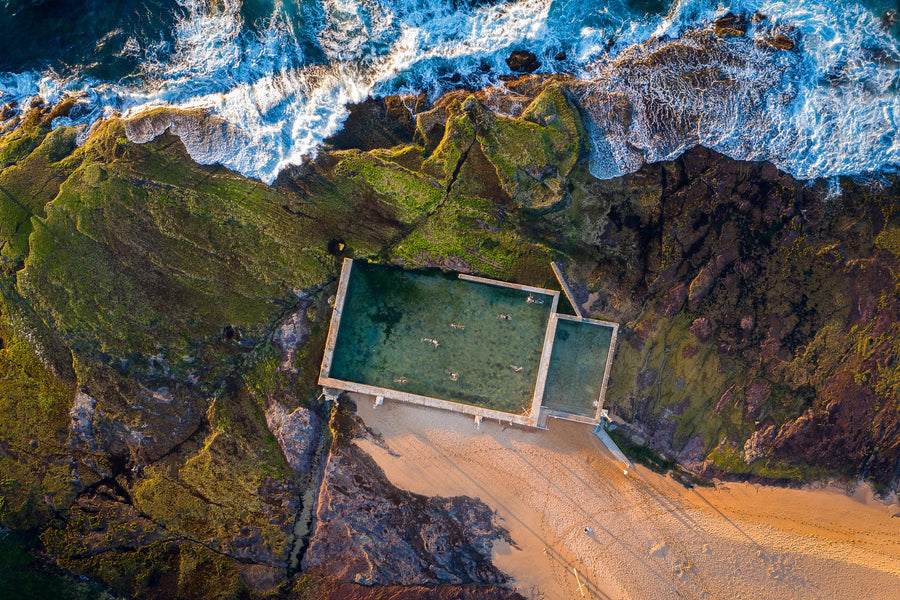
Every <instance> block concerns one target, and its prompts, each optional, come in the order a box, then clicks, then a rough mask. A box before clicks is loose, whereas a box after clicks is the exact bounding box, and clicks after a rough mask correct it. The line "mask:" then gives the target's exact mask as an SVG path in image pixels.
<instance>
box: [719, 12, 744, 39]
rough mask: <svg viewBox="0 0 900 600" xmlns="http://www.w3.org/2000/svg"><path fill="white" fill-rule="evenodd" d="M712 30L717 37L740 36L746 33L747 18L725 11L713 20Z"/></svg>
mask: <svg viewBox="0 0 900 600" xmlns="http://www.w3.org/2000/svg"><path fill="white" fill-rule="evenodd" d="M713 31H715V32H716V35H717V36H719V37H740V36H742V35H744V34H745V33H747V18H746V17H745V16H744V15H735V14H733V13H727V14H725V15H724V16H722V17H719V18H718V19H716V20H715V21H713Z"/></svg>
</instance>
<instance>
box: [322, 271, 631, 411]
mask: <svg viewBox="0 0 900 600" xmlns="http://www.w3.org/2000/svg"><path fill="white" fill-rule="evenodd" d="M557 270H558V268H557V267H556V266H555V265H554V271H557ZM352 271H353V261H352V260H351V259H344V263H343V268H342V270H341V276H340V279H339V281H338V290H337V294H336V296H335V301H334V312H333V315H332V319H331V324H330V327H329V331H328V339H327V341H326V344H325V355H324V357H323V360H322V367H321V371H320V374H319V385H321V386H323V387H324V388H325V392H326V395H328V396H333V395H334V394H335V393H337V390H343V391H348V392H358V393H363V394H367V395H371V396H374V397H376V402H375V405H376V406H379V405H380V404H381V402H382V401H383V400H384V399H385V398H387V399H391V400H398V401H401V402H408V403H411V404H418V405H420V406H429V407H432V408H440V409H444V410H450V411H454V412H459V413H464V414H469V415H473V416H474V417H475V423H476V426H478V425H480V423H481V421H482V419H484V418H488V419H497V420H498V421H500V422H506V423H510V424H516V425H523V426H527V427H538V428H546V422H547V419H548V418H549V417H554V418H561V419H567V420H573V421H578V422H583V423H589V424H594V425H597V424H599V422H600V417H601V414H602V409H603V398H604V395H605V393H606V385H607V380H608V378H609V371H610V363H611V361H612V356H613V352H614V349H615V343H616V337H617V333H618V325H617V324H616V323H611V322H608V321H599V320H593V319H587V318H584V317H583V316H579V317H574V316H569V315H560V314H558V313H557V312H556V310H557V306H558V302H559V292H556V291H553V290H547V289H544V288H538V287H532V286H526V285H520V284H513V283H507V282H502V281H495V280H492V279H486V278H483V277H477V276H474V275H467V274H460V275H459V276H458V278H459V280H462V281H467V282H474V283H479V284H487V285H491V286H496V287H501V288H509V289H514V290H518V291H521V292H527V293H528V296H527V298H526V300H527V302H529V303H536V304H543V303H544V300H547V299H549V300H550V304H551V306H550V307H549V310H550V314H549V320H548V322H547V326H546V331H545V332H544V334H543V347H542V348H541V354H540V362H539V367H538V369H537V378H536V381H535V384H534V390H533V394H532V395H531V403H530V408H528V409H527V410H526V407H522V408H523V412H522V413H521V414H514V413H511V412H504V411H500V410H493V409H491V408H485V407H484V406H476V405H474V404H467V403H465V402H458V401H453V400H448V399H442V398H434V397H430V396H427V395H422V394H415V393H410V392H406V391H402V390H397V389H390V388H387V387H379V386H374V385H368V384H366V383H361V382H359V381H348V380H347V375H345V376H344V377H343V378H336V377H334V376H333V375H332V365H333V361H334V355H335V349H336V347H337V346H338V336H339V332H340V330H341V320H342V318H343V316H344V309H345V301H346V298H347V295H348V292H347V290H348V288H349V285H350V280H351V273H352ZM557 276H558V277H560V283H561V284H562V285H563V288H564V290H567V288H568V286H567V285H565V282H564V280H562V278H561V276H560V275H559V274H558V273H557ZM566 293H567V295H570V294H571V291H570V290H567V291H566ZM532 294H535V295H540V297H541V298H543V299H537V298H534V297H533V296H532ZM570 301H571V298H570ZM491 305H493V301H492V302H491ZM573 306H575V307H576V310H578V307H577V305H575V303H574V302H573ZM426 314H427V313H426ZM545 314H546V313H545ZM498 316H499V317H500V318H507V319H508V318H509V317H508V316H507V315H503V314H501V315H498ZM561 321H562V322H567V323H577V324H583V325H584V326H586V327H594V326H602V327H606V328H610V329H611V330H612V331H611V334H610V338H609V346H608V349H607V351H606V357H605V359H604V360H605V363H606V364H605V366H603V368H602V372H603V375H602V382H601V384H600V386H601V387H600V393H599V397H596V398H595V399H592V398H588V399H587V400H585V399H584V398H580V399H578V401H577V402H575V403H574V405H575V406H576V409H573V410H560V409H558V408H552V407H548V406H545V405H544V404H543V402H544V400H545V398H546V395H547V392H548V390H547V384H548V375H552V371H551V370H552V368H553V365H552V359H553V358H554V356H555V355H554V341H555V339H556V335H557V329H558V328H559V323H560V322H561ZM513 322H514V323H515V321H513ZM451 327H452V324H451ZM528 331H532V333H531V334H529V335H532V336H533V335H535V332H534V330H528ZM566 337H568V336H566ZM423 339H424V338H423ZM536 339H540V338H536ZM564 339H565V338H564ZM346 344H347V343H346V342H341V346H342V347H343V348H346ZM434 345H435V348H437V344H434ZM441 348H443V344H442V345H441ZM557 350H558V349H557ZM441 351H443V350H441ZM534 351H535V352H536V348H535V350H534ZM535 356H536V355H535ZM588 358H590V357H588ZM517 364H521V363H517ZM533 364H534V363H532V365H533ZM570 364H574V365H575V367H574V368H580V367H581V362H579V363H577V364H575V363H572V361H570ZM509 366H510V367H511V368H512V369H513V371H515V372H519V371H521V369H522V367H516V366H514V365H509ZM590 367H591V370H590V372H596V370H594V367H598V368H599V367H600V365H599V364H591V365H590ZM533 368H534V367H533V366H532V369H533ZM531 372H532V373H534V371H533V370H532V371H531ZM345 373H346V371H345ZM348 374H349V375H350V376H351V377H352V376H353V373H352V372H350V373H348ZM451 375H452V374H451ZM550 379H553V377H550ZM556 379H557V380H558V379H559V376H557V377H556ZM395 381H396V382H400V383H401V384H403V383H406V380H405V379H403V380H402V382H401V380H395ZM453 381H456V378H453ZM596 383H597V381H596V380H594V381H593V383H592V386H593V387H590V389H593V390H594V392H596V390H597V388H596ZM556 392H557V395H558V393H559V390H556ZM586 406H590V407H596V409H595V410H591V411H587V410H583V409H582V407H586Z"/></svg>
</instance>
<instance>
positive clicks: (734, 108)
mask: <svg viewBox="0 0 900 600" xmlns="http://www.w3.org/2000/svg"><path fill="white" fill-rule="evenodd" d="M180 2H181V3H182V5H183V8H184V13H185V17H184V18H183V19H182V20H181V21H180V22H179V23H178V26H177V28H176V30H175V33H174V41H173V42H171V43H170V44H168V45H165V44H163V43H160V44H158V45H157V46H155V47H150V48H144V49H140V50H139V49H137V48H134V47H129V48H130V49H129V52H139V51H140V52H143V56H144V57H145V60H144V64H143V68H144V77H143V78H142V80H141V83H140V84H137V85H135V84H132V85H130V86H129V85H124V84H119V83H115V82H98V81H85V80H78V79H71V80H66V81H60V80H57V79H54V78H53V77H52V76H51V75H49V74H34V73H22V74H6V75H0V102H9V101H10V100H16V101H19V102H20V103H25V102H27V101H28V99H29V98H30V97H33V96H36V95H40V96H43V97H45V98H46V99H47V100H49V101H51V102H52V101H56V100H58V99H60V98H61V97H62V96H63V95H64V94H66V93H77V94H80V95H81V100H82V106H81V109H80V110H78V111H75V112H74V113H73V115H72V116H71V117H68V118H62V119H60V120H58V122H57V124H59V125H70V124H73V123H79V122H80V123H88V122H91V121H93V120H95V119H97V118H100V117H103V116H106V115H109V114H111V113H113V112H121V113H124V114H126V115H127V116H132V115H137V114H140V113H141V112H142V111H144V110H146V109H147V108H150V107H155V106H176V107H183V108H202V109H204V110H206V111H209V112H210V113H211V114H212V115H214V116H215V117H217V118H218V119H220V120H221V122H222V123H223V124H224V125H223V127H221V129H220V130H217V131H214V132H205V133H203V132H198V131H194V132H190V131H188V130H187V128H186V127H185V126H184V124H183V123H182V125H181V127H180V128H179V127H174V129H176V130H178V131H176V133H179V135H182V138H183V140H184V141H185V144H186V146H187V148H188V151H189V152H190V153H191V154H192V156H194V158H196V159H197V160H198V161H200V162H204V163H213V162H218V163H221V164H224V165H225V166H228V167H230V168H232V169H235V170H237V171H240V172H242V173H244V174H246V175H249V176H253V177H258V178H260V179H262V180H264V181H267V182H271V181H273V180H274V178H275V177H276V176H277V174H278V173H279V172H280V171H281V170H282V169H283V168H284V167H286V166H287V165H290V164H295V163H298V162H299V161H301V160H302V159H303V157H304V156H309V155H312V154H314V153H315V151H316V149H317V148H319V147H320V146H321V143H322V141H323V140H324V139H325V138H326V137H328V136H329V135H331V134H333V133H334V132H336V131H337V130H338V129H339V128H340V126H341V123H342V121H343V119H344V118H345V117H346V114H347V109H346V104H348V103H351V102H358V101H360V100H363V99H364V98H365V97H366V96H368V95H370V94H373V93H375V94H385V93H392V92H398V91H403V92H413V91H426V92H428V93H429V94H431V95H435V94H437V93H439V92H441V91H443V90H445V89H447V87H448V86H450V85H452V84H451V79H450V75H453V74H454V73H456V74H458V75H459V76H460V77H462V78H464V80H465V81H466V82H467V83H468V84H469V85H481V84H487V83H489V82H491V81H493V78H494V77H496V75H498V74H503V73H508V72H509V71H508V68H507V67H506V65H505V63H504V58H505V57H506V56H507V55H508V54H509V51H510V50H512V49H515V48H526V49H529V50H531V51H533V52H535V54H537V55H538V58H539V60H541V62H542V67H541V70H543V71H554V70H565V71H568V72H571V73H572V74H574V75H576V76H578V77H580V78H582V79H587V80H591V79H593V80H595V85H596V88H597V89H600V90H605V91H609V92H618V93H624V94H626V95H627V96H628V97H629V98H630V101H631V103H632V105H633V106H634V108H635V112H634V116H633V123H632V125H631V127H630V129H629V130H628V131H611V130H610V129H609V127H610V126H609V124H604V123H600V122H597V123H592V124H590V129H591V132H592V134H593V136H594V141H595V143H594V156H593V161H592V170H593V172H594V173H595V174H596V175H598V176H607V177H609V176H615V175H617V174H620V173H623V172H628V171H633V170H634V169H636V168H639V166H640V164H642V163H643V162H645V161H657V160H663V159H668V158H673V157H675V156H677V155H678V154H679V153H681V152H683V151H684V150H685V149H687V148H689V147H691V146H693V145H696V144H702V145H704V146H708V147H710V148H713V149H716V150H718V151H721V152H723V153H725V154H728V155H730V156H732V157H734V158H739V159H750V160H763V159H765V160H771V161H772V162H774V163H775V164H777V165H778V166H779V167H781V168H782V169H784V170H786V171H788V172H790V173H792V174H794V175H795V176H797V177H800V178H813V177H830V176H835V175H842V174H860V173H867V172H877V171H884V170H890V169H894V168H895V167H896V165H897V164H898V163H900V139H898V135H897V125H898V120H900V97H898V96H900V94H898V90H900V80H898V77H900V46H898V43H897V40H896V39H895V38H893V37H891V36H890V35H889V34H888V33H887V32H885V31H884V30H883V28H882V25H881V23H880V21H879V15H876V14H873V13H872V12H871V11H869V10H868V9H866V8H864V7H862V6H860V5H855V4H852V3H841V5H840V6H839V7H833V6H831V4H829V3H828V2H825V1H824V0H813V1H810V0H802V1H801V0H782V1H777V0H733V1H732V2H731V3H730V4H729V3H723V4H713V3H711V2H710V0H680V1H678V2H677V3H675V4H674V5H673V6H672V7H671V8H670V10H669V12H668V14H666V15H664V16H654V15H643V14H635V13H634V12H633V11H632V9H630V8H629V7H628V5H627V4H626V3H616V2H610V3H605V4H604V5H602V6H598V5H596V4H594V3H589V2H587V1H586V0H517V1H507V2H499V3H496V4H493V5H483V6H467V5H465V4H464V3H463V2H456V3H455V6H454V2H452V1H451V0H430V1H429V0H323V2H321V3H320V4H317V5H315V7H313V8H310V9H308V10H309V11H313V12H312V13H304V14H305V15H306V16H305V17H304V18H305V19H307V21H308V22H307V21H304V22H303V23H298V22H297V21H296V20H295V21H294V22H290V19H291V18H294V19H297V18H298V17H296V15H293V14H291V15H289V14H287V13H286V12H285V9H284V6H283V5H282V3H280V2H273V8H272V13H271V17H270V18H269V19H268V20H267V22H266V23H262V24H260V23H257V24H255V25H256V26H255V27H254V28H252V30H251V28H249V27H248V24H245V23H244V22H243V20H242V16H241V11H240V8H241V6H240V2H239V0H223V1H221V2H216V3H208V2H206V1H205V0H180ZM211 6H213V7H214V8H211ZM729 10H730V11H733V12H735V13H744V14H747V15H751V14H753V13H757V12H758V13H761V14H763V15H766V19H765V20H763V21H761V22H760V23H759V24H753V25H751V26H750V29H749V31H748V35H747V38H745V39H733V40H729V41H728V42H727V45H728V47H729V48H730V49H731V50H730V51H729V52H731V54H732V55H733V56H734V57H735V58H736V59H737V60H734V61H729V62H728V64H724V63H723V64H720V65H717V67H718V68H719V69H721V71H722V73H723V77H724V78H726V79H728V80H729V81H731V82H733V84H734V85H732V86H731V87H729V88H727V89H726V88H725V87H722V86H720V88H721V89H720V88H715V86H713V88H715V89H710V90H700V89H694V88H693V87H691V86H688V85H686V84H684V83H679V82H677V81H676V80H675V79H674V78H673V77H672V74H673V73H676V72H684V71H685V70H690V66H689V65H677V64H676V65H666V66H660V67H656V70H655V71H654V70H652V69H651V70H647V69H644V70H641V69H639V68H637V67H635V66H633V63H634V61H633V60H632V61H631V63H629V60H628V59H629V57H632V58H634V57H638V56H640V55H641V53H642V52H643V53H646V52H649V51H652V49H653V48H656V47H658V46H659V44H661V43H663V42H662V41H661V40H672V39H678V38H683V37H684V36H685V35H689V34H688V33H686V32H689V30H690V29H691V28H696V27H706V26H708V24H709V22H710V21H711V20H712V19H714V18H715V17H716V16H721V15H722V14H724V13H725V12H727V11H729ZM773 26H793V27H796V28H797V31H798V38H799V40H800V46H799V49H800V51H799V52H796V53H795V52H784V51H780V52H771V51H767V50H763V49H760V48H759V47H757V46H756V44H755V43H753V38H754V37H759V35H761V34H762V30H761V29H760V28H763V27H766V28H768V27H773ZM304 27H305V28H306V29H305V30H304ZM298 30H303V32H304V35H306V36H307V38H305V39H304V40H303V41H299V40H298V39H297V38H296V35H295V32H296V31H298ZM654 40H655V41H654ZM310 43H312V44H313V46H315V45H317V49H316V51H315V52H314V53H313V54H314V55H310V56H307V55H306V54H307V53H308V51H309V50H310V45H309V44H310ZM132 46H134V45H133V44H132ZM560 50H564V51H566V54H567V58H566V59H565V60H562V61H556V60H554V58H553V57H554V56H555V55H556V53H558V52H559V51H560ZM627 64H632V66H631V67H627ZM485 65H486V66H487V67H488V69H485ZM623 65H625V66H623ZM617 68H618V69H622V71H621V72H618V73H616V72H614V69H617ZM628 69H630V70H628ZM626 71H627V72H626ZM685 81H686V80H685ZM663 105H668V106H670V107H672V108H673V109H674V110H675V113H673V116H672V119H673V120H674V121H678V120H679V119H682V120H684V123H681V124H680V125H678V126H671V124H667V123H660V122H656V120H659V119H661V118H663V117H664V115H662V113H660V111H659V110H658V109H659V107H660V106H663ZM691 118H695V121H690V119H691ZM667 125H669V126H668V127H666V126H667ZM689 125H690V126H689ZM660 131H665V132H666V133H665V135H660V134H659V132H660Z"/></svg>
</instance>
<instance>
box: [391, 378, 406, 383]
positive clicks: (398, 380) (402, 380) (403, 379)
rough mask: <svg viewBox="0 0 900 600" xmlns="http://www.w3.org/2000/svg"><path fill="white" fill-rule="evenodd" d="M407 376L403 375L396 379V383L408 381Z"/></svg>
mask: <svg viewBox="0 0 900 600" xmlns="http://www.w3.org/2000/svg"><path fill="white" fill-rule="evenodd" d="M406 381H407V380H406V377H401V378H400V379H395V380H394V383H406Z"/></svg>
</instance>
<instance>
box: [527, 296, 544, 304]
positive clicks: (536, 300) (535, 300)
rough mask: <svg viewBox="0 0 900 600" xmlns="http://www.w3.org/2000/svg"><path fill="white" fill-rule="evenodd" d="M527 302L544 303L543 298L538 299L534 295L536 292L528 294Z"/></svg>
mask: <svg viewBox="0 0 900 600" xmlns="http://www.w3.org/2000/svg"><path fill="white" fill-rule="evenodd" d="M525 302H527V303H528V304H543V303H544V301H543V300H538V299H537V298H535V297H534V294H528V297H527V298H526V299H525Z"/></svg>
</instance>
